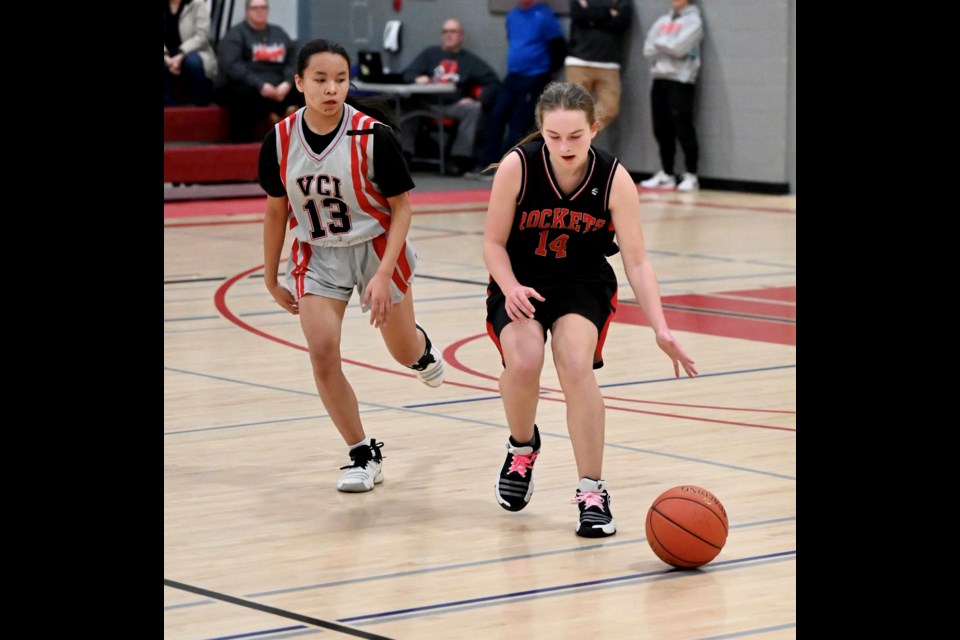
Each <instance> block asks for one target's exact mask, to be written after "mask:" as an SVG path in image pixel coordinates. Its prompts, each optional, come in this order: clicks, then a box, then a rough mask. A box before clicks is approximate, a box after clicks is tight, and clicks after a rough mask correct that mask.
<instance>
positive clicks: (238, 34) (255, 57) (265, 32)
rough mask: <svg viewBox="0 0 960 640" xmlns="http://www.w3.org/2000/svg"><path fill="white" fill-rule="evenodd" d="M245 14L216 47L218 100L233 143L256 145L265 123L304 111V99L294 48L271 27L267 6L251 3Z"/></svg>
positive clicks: (252, 0) (261, 0)
mask: <svg viewBox="0 0 960 640" xmlns="http://www.w3.org/2000/svg"><path fill="white" fill-rule="evenodd" d="M246 11H247V15H246V19H245V20H244V21H243V22H241V23H240V24H237V25H234V26H233V27H231V28H230V30H229V31H227V33H226V35H224V37H223V40H221V41H220V45H219V46H218V47H217V56H218V59H219V62H220V76H219V77H218V79H217V89H216V99H217V102H218V103H220V104H221V105H222V106H223V107H225V108H226V109H227V111H229V112H230V139H231V140H232V141H233V142H251V141H254V140H255V136H256V128H257V124H258V123H259V122H260V121H262V120H263V119H264V118H267V117H269V118H270V121H271V122H272V123H276V122H279V120H280V118H282V117H284V116H287V115H290V114H291V113H293V112H294V111H296V110H297V109H299V108H300V107H302V106H303V105H304V102H303V94H302V93H300V92H299V91H294V90H293V82H294V80H293V76H294V74H295V73H296V66H297V51H296V45H295V43H294V42H293V40H292V39H291V38H290V36H289V35H287V32H286V31H284V30H283V28H281V27H279V26H277V25H275V24H270V23H268V22H267V17H268V14H269V11H270V6H269V4H268V3H267V0H247V4H246Z"/></svg>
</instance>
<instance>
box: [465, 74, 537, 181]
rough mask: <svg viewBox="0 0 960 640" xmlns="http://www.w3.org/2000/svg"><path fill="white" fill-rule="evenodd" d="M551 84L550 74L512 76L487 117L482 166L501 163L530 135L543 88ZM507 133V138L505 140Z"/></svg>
mask: <svg viewBox="0 0 960 640" xmlns="http://www.w3.org/2000/svg"><path fill="white" fill-rule="evenodd" d="M548 82H550V74H549V73H545V74H542V75H539V76H520V75H517V74H515V73H511V74H509V75H508V76H507V77H506V78H505V79H504V81H503V84H502V85H500V89H499V90H498V91H497V100H496V102H495V103H494V105H493V110H492V111H490V114H489V115H488V116H487V130H486V135H485V136H484V144H483V154H482V155H481V157H480V164H481V166H486V165H488V164H490V163H491V162H500V159H501V158H502V157H503V154H505V153H506V152H507V151H508V150H509V149H510V148H511V147H513V145H515V144H516V143H518V142H519V141H520V140H521V139H522V138H523V137H524V136H525V135H527V134H528V133H530V132H531V129H532V128H533V124H534V109H536V106H537V99H539V98H540V94H541V93H542V92H543V88H544V87H546V86H547V83H548ZM504 129H506V130H507V137H506V138H504V137H503V132H504Z"/></svg>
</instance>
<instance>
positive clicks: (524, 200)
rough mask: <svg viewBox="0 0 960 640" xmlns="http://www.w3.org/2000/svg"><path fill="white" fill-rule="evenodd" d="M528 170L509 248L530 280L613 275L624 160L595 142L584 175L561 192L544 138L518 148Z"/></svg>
mask: <svg viewBox="0 0 960 640" xmlns="http://www.w3.org/2000/svg"><path fill="white" fill-rule="evenodd" d="M513 153H518V154H519V155H520V159H521V163H520V164H521V167H522V174H521V180H520V192H519V194H518V195H517V211H516V215H515V216H514V219H513V226H512V227H511V229H510V236H509V237H508V239H507V253H508V255H509V256H510V264H511V266H512V267H513V272H514V274H515V275H516V277H517V279H518V280H519V281H520V282H521V283H522V284H524V285H527V286H532V287H534V288H535V287H536V286H537V284H539V283H546V282H553V283H557V282H563V281H593V280H596V279H597V278H598V277H599V276H600V275H601V274H603V275H604V276H607V274H609V272H610V265H609V263H608V262H607V259H606V256H607V255H611V253H612V252H613V248H614V247H615V244H614V241H613V237H614V229H613V220H612V219H611V217H610V189H611V188H612V184H613V176H614V172H615V171H616V169H617V166H618V165H619V161H618V160H617V158H616V157H614V156H613V155H612V154H610V153H608V152H607V151H604V150H603V149H597V148H596V147H593V146H591V147H590V152H589V159H588V160H587V171H586V174H585V175H584V178H583V180H582V181H581V183H580V184H579V185H577V186H576V188H574V189H573V191H572V192H571V193H569V194H565V193H563V192H561V190H560V187H559V186H558V185H557V180H556V178H555V177H554V175H553V169H552V168H551V166H550V152H549V151H548V150H547V145H546V144H544V141H543V140H537V141H534V142H529V143H527V144H524V145H522V146H520V147H517V149H515V150H514V151H513Z"/></svg>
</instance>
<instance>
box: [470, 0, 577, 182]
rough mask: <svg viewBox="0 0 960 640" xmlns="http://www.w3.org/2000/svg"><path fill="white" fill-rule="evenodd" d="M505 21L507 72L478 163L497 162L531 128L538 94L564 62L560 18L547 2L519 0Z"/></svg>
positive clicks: (498, 92)
mask: <svg viewBox="0 0 960 640" xmlns="http://www.w3.org/2000/svg"><path fill="white" fill-rule="evenodd" d="M506 23H507V25H506V26H507V77H506V78H504V80H503V84H502V85H501V86H500V90H499V91H497V99H496V102H495V103H494V106H493V110H492V111H491V112H490V115H489V116H488V117H487V131H486V135H485V136H484V138H485V140H484V145H483V153H482V155H481V157H480V165H481V167H486V166H488V165H490V164H492V163H494V162H497V161H499V160H500V158H501V157H503V154H505V153H506V152H507V150H508V149H510V147H512V146H513V145H514V144H515V143H516V142H517V141H518V140H520V139H521V138H523V137H524V136H525V135H526V134H527V133H528V132H529V131H530V129H531V128H532V126H533V123H534V113H533V112H534V107H535V106H536V102H537V99H538V98H539V97H540V93H541V92H542V91H543V88H544V87H546V86H547V83H548V82H550V76H551V74H552V73H553V72H554V71H557V70H558V69H560V67H562V66H563V59H564V56H565V55H566V49H567V43H566V40H565V39H564V37H563V30H562V29H561V28H560V21H559V20H557V16H556V14H555V13H554V12H553V10H552V9H550V7H547V6H546V5H543V4H540V3H539V2H537V0H517V6H516V7H514V8H513V9H511V10H510V13H508V14H507V21H506ZM504 129H507V138H506V140H504V137H503V132H504Z"/></svg>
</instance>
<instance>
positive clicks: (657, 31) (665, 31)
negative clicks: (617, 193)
mask: <svg viewBox="0 0 960 640" xmlns="http://www.w3.org/2000/svg"><path fill="white" fill-rule="evenodd" d="M671 3H672V4H673V11H671V12H670V13H667V14H665V15H663V16H661V17H660V18H658V19H657V21H656V22H654V23H653V26H652V27H650V31H649V33H647V39H646V41H645V42H644V43H643V55H644V56H646V57H647V58H649V60H650V63H651V65H652V68H651V74H652V75H653V88H652V89H651V91H650V103H651V113H652V115H653V135H654V137H656V139H657V146H658V147H659V148H660V165H661V169H660V171H658V172H657V173H655V174H654V175H653V177H652V178H650V179H649V180H644V181H643V182H641V183H640V186H642V187H646V188H648V189H651V188H658V187H659V188H667V189H672V188H674V186H676V188H677V191H696V190H697V189H699V188H700V181H699V179H698V178H697V162H698V161H699V159H700V147H699V145H698V144H697V131H696V129H694V127H693V88H694V83H696V81H697V74H698V72H699V71H700V42H701V41H702V40H703V21H702V20H701V19H700V9H699V7H695V6H692V5H691V4H690V0H671ZM677 140H679V141H680V148H681V149H683V157H684V159H685V160H686V165H687V171H686V173H684V174H683V180H681V182H680V184H679V185H677V183H676V178H675V177H674V175H673V159H674V156H675V155H676V141H677Z"/></svg>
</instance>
